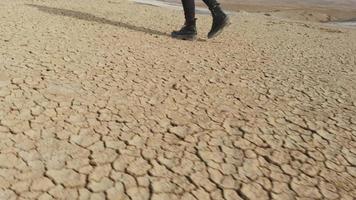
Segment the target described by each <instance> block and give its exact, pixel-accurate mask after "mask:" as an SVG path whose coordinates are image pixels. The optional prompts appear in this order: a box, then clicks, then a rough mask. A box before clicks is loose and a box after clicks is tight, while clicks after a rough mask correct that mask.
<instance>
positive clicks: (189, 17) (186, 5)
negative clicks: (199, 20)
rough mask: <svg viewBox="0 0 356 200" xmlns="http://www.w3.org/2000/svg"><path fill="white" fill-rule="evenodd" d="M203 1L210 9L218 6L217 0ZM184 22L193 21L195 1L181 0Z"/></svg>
mask: <svg viewBox="0 0 356 200" xmlns="http://www.w3.org/2000/svg"><path fill="white" fill-rule="evenodd" d="M203 2H204V3H205V4H206V5H207V6H208V8H209V9H210V10H211V9H213V8H214V7H215V6H218V5H219V4H218V2H217V1H216V0H203ZM182 4H183V9H184V15H185V22H186V23H190V22H193V21H195V1H194V0H182Z"/></svg>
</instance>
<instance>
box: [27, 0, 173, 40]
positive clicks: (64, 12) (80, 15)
mask: <svg viewBox="0 0 356 200" xmlns="http://www.w3.org/2000/svg"><path fill="white" fill-rule="evenodd" d="M26 5H27V6H31V7H35V8H37V9H38V10H40V11H42V12H46V13H49V14H51V15H60V16H66V17H72V18H75V19H80V20H85V21H90V22H97V23H101V24H108V25H112V26H117V27H122V28H127V29H130V30H133V31H139V32H144V33H148V34H154V35H161V36H169V37H170V35H168V34H167V33H164V32H161V31H157V30H153V29H149V28H145V27H140V26H135V25H131V24H127V23H124V22H117V21H112V20H109V19H105V18H102V17H97V16H95V15H92V14H90V13H85V12H80V11H74V10H68V9H62V8H54V7H48V6H42V5H35V4H26Z"/></svg>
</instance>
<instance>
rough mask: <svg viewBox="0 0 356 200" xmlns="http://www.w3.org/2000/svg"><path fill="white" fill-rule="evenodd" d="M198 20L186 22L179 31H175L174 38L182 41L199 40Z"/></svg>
mask: <svg viewBox="0 0 356 200" xmlns="http://www.w3.org/2000/svg"><path fill="white" fill-rule="evenodd" d="M195 21H196V20H194V21H191V22H185V24H184V26H183V27H182V28H181V29H180V30H179V31H173V32H172V37H173V38H176V39H181V40H195V39H196V38H197V28H196V22H195Z"/></svg>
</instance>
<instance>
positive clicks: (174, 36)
mask: <svg viewBox="0 0 356 200" xmlns="http://www.w3.org/2000/svg"><path fill="white" fill-rule="evenodd" d="M172 38H174V39H177V40H188V41H194V40H196V39H197V36H196V35H194V36H184V35H182V36H181V35H172Z"/></svg>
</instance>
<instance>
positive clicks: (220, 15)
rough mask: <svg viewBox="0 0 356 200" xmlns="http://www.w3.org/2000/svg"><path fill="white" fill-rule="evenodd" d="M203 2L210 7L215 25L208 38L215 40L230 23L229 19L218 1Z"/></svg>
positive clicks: (205, 0)
mask: <svg viewBox="0 0 356 200" xmlns="http://www.w3.org/2000/svg"><path fill="white" fill-rule="evenodd" d="M203 2H204V3H205V4H206V5H207V6H208V8H209V10H210V12H211V15H212V16H213V25H212V27H211V30H210V32H209V34H208V38H213V37H216V36H217V35H219V34H220V33H221V31H222V30H223V29H224V28H225V27H226V26H227V25H228V24H229V23H230V22H229V17H228V16H227V15H226V14H225V13H224V11H223V10H222V9H221V7H220V4H219V3H218V2H217V0H203Z"/></svg>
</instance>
